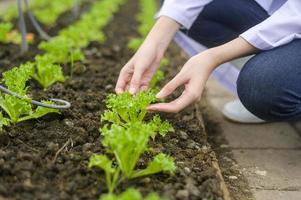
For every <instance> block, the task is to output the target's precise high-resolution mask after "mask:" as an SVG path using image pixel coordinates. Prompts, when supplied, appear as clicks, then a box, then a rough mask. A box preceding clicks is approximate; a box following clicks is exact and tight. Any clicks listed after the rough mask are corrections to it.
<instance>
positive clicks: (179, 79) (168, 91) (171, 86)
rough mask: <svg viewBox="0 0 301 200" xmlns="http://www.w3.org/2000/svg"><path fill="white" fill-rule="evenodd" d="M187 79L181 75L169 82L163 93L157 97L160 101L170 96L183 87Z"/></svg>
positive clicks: (162, 90)
mask: <svg viewBox="0 0 301 200" xmlns="http://www.w3.org/2000/svg"><path fill="white" fill-rule="evenodd" d="M186 81H187V79H186V78H185V77H184V75H182V74H181V73H179V74H178V75H177V76H176V77H174V78H173V79H172V80H171V81H170V82H168V83H167V84H166V85H165V86H164V87H163V88H162V89H161V91H160V92H159V93H158V94H157V95H156V97H157V98H158V99H162V98H164V97H167V96H169V95H170V94H171V93H173V92H174V91H175V90H176V89H177V88H178V87H179V86H181V85H183V84H184V83H185V82H186Z"/></svg>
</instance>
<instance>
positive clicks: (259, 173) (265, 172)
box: [255, 170, 267, 176]
mask: <svg viewBox="0 0 301 200" xmlns="http://www.w3.org/2000/svg"><path fill="white" fill-rule="evenodd" d="M255 173H256V174H257V175H260V176H266V175H267V171H265V170H256V171H255Z"/></svg>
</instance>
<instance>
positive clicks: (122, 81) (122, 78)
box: [115, 62, 133, 94]
mask: <svg viewBox="0 0 301 200" xmlns="http://www.w3.org/2000/svg"><path fill="white" fill-rule="evenodd" d="M130 69H131V63H130V62H129V63H128V64H126V65H125V66H124V67H123V68H122V70H121V71H120V74H119V77H118V80H117V83H116V87H115V92H116V93H117V94H120V93H123V92H124V91H126V90H127V89H128V88H127V87H128V83H129V81H130V80H131V77H132V74H133V72H132V70H130Z"/></svg>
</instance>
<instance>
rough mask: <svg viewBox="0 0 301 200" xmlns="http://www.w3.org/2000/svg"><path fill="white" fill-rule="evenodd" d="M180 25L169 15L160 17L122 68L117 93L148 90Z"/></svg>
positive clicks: (116, 88)
mask: <svg viewBox="0 0 301 200" xmlns="http://www.w3.org/2000/svg"><path fill="white" fill-rule="evenodd" d="M179 28H180V25H179V24H178V23H177V22H176V21H174V20H173V19H171V18H169V17H165V16H163V17H160V19H159V20H158V21H157V22H156V24H155V25H154V27H153V28H152V30H151V32H150V33H149V34H148V36H147V37H146V39H145V41H144V42H143V44H142V45H141V47H140V48H139V49H138V51H137V52H136V54H135V55H134V56H133V57H132V58H131V59H130V61H129V62H128V63H127V64H126V65H125V66H124V67H123V68H122V70H121V72H120V74H119V77H118V81H117V84H116V87H115V91H116V93H122V92H124V91H127V90H129V92H130V93H131V94H135V93H136V92H138V91H139V90H146V89H147V88H148V85H149V83H150V81H151V79H152V77H153V75H154V74H155V72H156V70H157V69H158V67H159V65H160V61H161V59H162V57H163V55H164V53H165V51H166V49H167V47H168V45H169V43H170V41H171V40H172V38H173V36H174V34H175V33H176V32H177V30H178V29H179Z"/></svg>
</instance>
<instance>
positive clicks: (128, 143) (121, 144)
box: [89, 91, 176, 193]
mask: <svg viewBox="0 0 301 200" xmlns="http://www.w3.org/2000/svg"><path fill="white" fill-rule="evenodd" d="M155 101H156V97H155V91H141V92H139V93H137V94H136V95H135V96H133V95H131V94H129V93H122V94H119V95H116V94H110V95H108V99H107V108H108V109H109V110H106V111H105V113H104V114H103V115H102V117H101V121H102V122H106V124H105V126H104V127H103V128H101V129H100V132H101V135H102V136H103V139H102V144H103V145H104V146H105V147H106V148H107V149H108V152H109V153H112V154H114V159H112V160H111V159H109V158H108V157H107V156H105V155H94V156H92V157H91V159H90V162H89V167H98V168H100V169H102V170H104V172H105V177H106V183H107V187H108V189H109V192H110V193H112V192H113V191H114V188H115V187H116V185H117V184H118V183H119V182H120V181H122V180H124V179H132V178H138V177H141V176H147V175H151V174H155V173H159V172H162V171H164V172H169V173H173V172H174V171H175V169H176V167H175V164H174V161H173V158H172V157H170V156H167V155H165V154H163V153H160V154H158V155H156V156H155V157H154V159H153V160H152V161H151V162H150V163H149V164H148V165H147V167H146V168H145V169H135V168H136V165H137V163H138V161H139V159H140V157H141V156H142V155H143V154H144V153H145V152H147V151H149V147H148V142H149V140H150V139H151V138H153V139H154V138H155V136H156V134H157V133H159V134H161V135H162V136H165V135H166V133H168V132H170V131H173V128H172V126H171V125H170V124H169V123H168V122H167V121H164V122H163V121H162V120H161V118H160V117H159V116H158V115H155V116H153V117H152V118H151V119H150V120H148V121H145V115H146V107H147V106H148V105H150V104H151V103H153V102H155ZM107 123H110V124H111V125H109V124H107ZM113 162H114V163H116V164H115V165H114V166H113V165H112V163H113Z"/></svg>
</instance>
